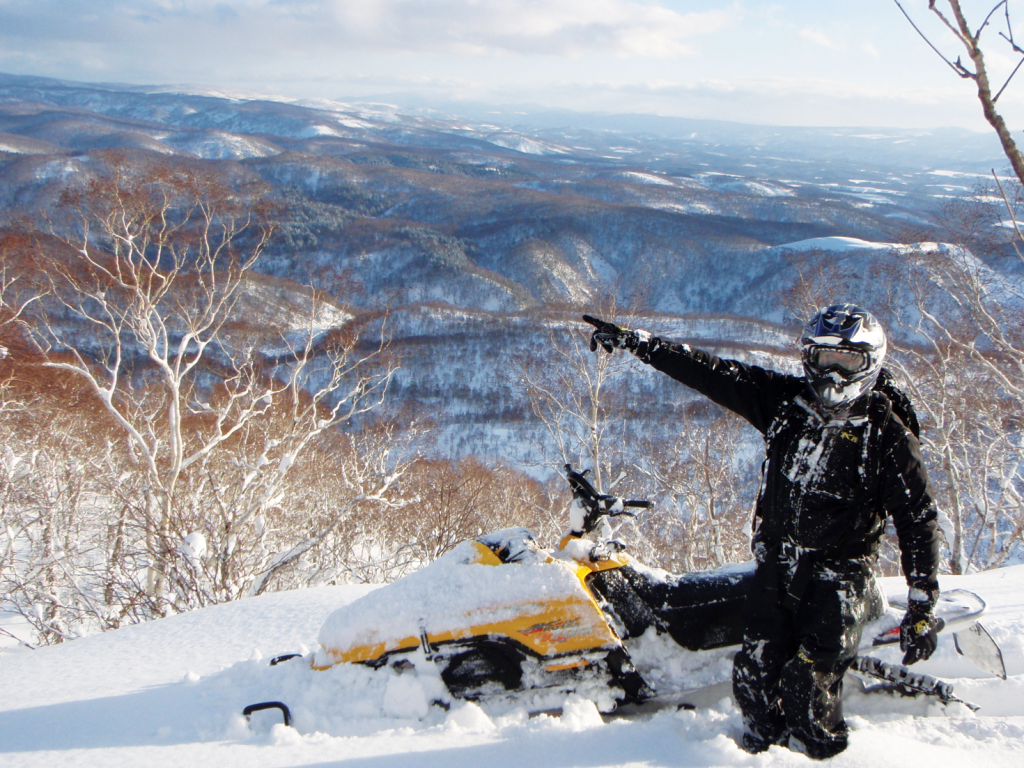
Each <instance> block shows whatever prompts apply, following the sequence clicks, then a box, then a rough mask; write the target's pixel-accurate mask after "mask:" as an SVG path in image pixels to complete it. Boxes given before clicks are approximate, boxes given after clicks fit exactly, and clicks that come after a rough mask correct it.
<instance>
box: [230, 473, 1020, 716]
mask: <svg viewBox="0 0 1024 768" xmlns="http://www.w3.org/2000/svg"><path fill="white" fill-rule="evenodd" d="M565 469H566V479H567V480H568V482H569V484H570V487H571V488H572V492H573V500H572V504H571V506H570V510H569V518H570V532H569V533H567V534H566V535H565V536H564V537H563V539H562V541H561V542H560V544H559V547H558V549H557V550H554V551H549V550H545V549H542V548H540V547H539V546H538V545H537V543H536V542H535V541H534V538H533V536H532V535H531V534H530V532H529V531H528V530H526V529H525V528H511V529H507V530H503V531H497V532H495V533H491V534H488V535H486V536H481V537H480V538H478V539H475V540H472V541H467V542H463V543H462V544H460V545H459V546H458V547H457V548H456V549H454V550H453V551H452V552H449V553H448V554H447V555H445V556H444V557H442V558H440V559H439V560H437V561H435V562H434V563H431V564H430V565H429V566H427V567H426V568H423V569H422V570H420V571H417V572H416V573H413V574H410V575H409V576H406V577H404V578H402V579H399V580H398V581H396V582H394V583H392V584H388V585H386V586H384V587H381V588H380V589H378V590H375V591H374V592H372V593H371V594H369V595H366V596H365V597H363V598H361V599H359V600H356V601H355V602H353V603H350V604H349V605H346V606H344V607H342V608H339V609H338V610H337V611H335V612H334V613H333V614H331V615H330V616H329V617H328V619H327V621H326V622H325V623H324V625H323V627H322V628H321V631H320V637H319V640H320V646H321V647H320V649H318V650H317V651H316V652H315V653H314V654H313V655H312V658H311V664H312V666H313V667H314V668H315V669H321V670H322V669H327V668H330V667H332V666H334V665H335V664H341V663H355V664H364V665H368V666H370V667H373V668H384V667H390V668H391V669H393V670H394V671H396V672H400V673H404V672H413V673H421V674H423V673H429V674H435V675H436V674H439V675H440V678H441V680H442V681H443V683H444V687H445V688H446V690H447V695H448V697H449V699H448V700H447V701H446V700H445V698H444V697H442V698H439V699H438V701H437V703H438V704H440V705H442V706H447V705H448V704H449V703H450V698H460V699H468V700H474V701H480V702H481V703H484V702H490V703H497V702H501V701H507V702H510V703H511V704H513V705H515V706H526V707H527V708H528V709H530V710H534V711H543V710H546V709H552V708H557V706H558V702H559V701H560V700H561V699H563V698H564V696H565V695H566V694H569V693H577V694H580V695H582V696H584V697H586V698H589V699H591V700H593V701H594V702H595V703H597V705H598V707H599V709H601V711H604V712H610V711H613V710H616V709H619V710H621V709H622V708H623V707H626V708H627V709H628V708H633V709H635V708H637V707H638V706H639V707H645V706H648V705H653V706H663V705H664V704H667V703H673V704H676V705H679V704H685V703H697V702H699V701H700V697H699V696H698V695H697V694H698V693H699V691H700V689H702V688H703V687H704V686H706V685H708V684H710V683H717V684H718V685H717V686H716V687H717V688H718V689H722V688H723V685H724V683H723V680H722V678H723V674H722V672H723V670H724V671H725V673H726V674H725V676H724V677H725V680H726V681H727V679H728V674H727V672H728V665H729V659H730V658H731V656H732V654H733V653H734V652H735V650H736V647H737V646H738V645H739V644H740V642H741V641H742V616H741V614H742V606H743V602H744V599H745V595H746V590H747V585H748V583H749V579H750V577H751V576H752V573H753V564H752V563H748V564H744V565H740V566H727V567H724V568H719V569H716V570H713V571H705V572H699V573H689V574H683V575H680V576H676V575H672V574H668V573H666V572H664V571H657V570H653V569H650V568H647V567H646V566H644V565H643V564H641V563H639V562H637V561H636V560H634V559H633V558H631V557H630V556H629V555H628V554H626V553H625V552H624V551H623V550H624V547H623V545H622V544H621V543H620V542H618V541H617V540H616V539H614V538H613V536H614V530H613V527H612V525H611V523H610V520H611V519H613V518H615V517H619V516H622V515H632V514H633V513H631V512H630V511H629V510H630V509H631V508H644V507H649V506H650V503H649V502H647V501H636V500H626V499H621V498H618V497H615V496H610V495H606V494H601V493H598V492H597V491H596V489H595V488H594V487H593V485H592V484H591V483H590V482H589V480H588V479H587V478H586V476H585V475H586V473H585V472H583V473H580V472H576V471H575V470H573V469H572V467H570V466H568V465H567V466H566V468H565ZM984 607H985V604H984V601H982V600H981V598H979V597H978V596H977V595H974V594H973V593H970V592H965V591H963V590H954V591H953V592H950V593H944V594H943V597H942V599H941V600H940V603H939V606H938V616H939V618H940V619H942V620H943V621H944V623H945V625H946V627H947V628H949V627H954V626H968V625H970V626H971V628H972V630H971V632H967V633H963V639H962V640H961V637H960V636H957V641H958V649H959V647H960V646H961V645H962V646H964V647H966V648H967V651H968V653H969V655H972V657H973V658H975V660H976V661H979V660H980V662H981V664H982V666H984V665H985V664H988V665H989V667H991V668H992V669H993V671H995V673H996V674H998V673H999V672H998V671H997V669H996V667H995V666H994V665H995V664H996V661H998V666H1001V658H997V657H998V656H999V651H998V647H996V646H995V644H994V643H993V642H992V641H991V638H988V637H987V633H986V632H984V629H983V628H981V626H980V624H976V619H977V616H978V615H979V614H980V613H981V612H982V611H983V610H984ZM901 616H902V609H900V607H899V606H897V607H896V608H895V609H893V608H890V607H889V606H888V604H887V603H886V600H885V598H884V596H883V595H882V594H881V593H880V592H878V593H877V594H876V596H875V599H874V600H873V607H872V613H871V622H872V623H871V624H870V625H869V626H868V627H867V629H866V631H865V633H864V637H865V645H872V644H875V645H878V644H882V643H888V642H892V641H894V640H898V625H899V620H900V618H901ZM277 661H278V660H277V659H275V660H274V661H272V662H271V663H272V664H273V663H276V662H277ZM989 667H985V668H989ZM854 668H855V670H856V671H857V672H858V673H859V674H861V675H862V676H866V677H869V678H871V679H872V680H873V681H874V682H875V683H876V684H879V685H880V686H881V687H888V688H890V689H891V688H895V689H897V690H899V691H901V692H904V693H927V694H931V695H936V696H938V697H939V698H940V699H943V700H946V701H952V700H957V699H956V698H955V697H954V696H953V694H952V688H951V687H950V686H949V685H948V684H946V683H942V682H941V681H937V680H934V679H932V678H928V677H926V676H923V675H915V674H914V673H912V672H910V671H909V670H907V669H905V668H902V667H899V666H898V665H890V664H885V663H883V662H880V661H878V660H877V659H871V658H870V657H859V658H858V659H857V660H856V662H855V664H854ZM1002 674H1003V675H1004V676H1005V670H1003V671H1002ZM716 675H717V677H716ZM879 681H881V682H880V683H879ZM719 693H720V694H721V695H726V694H727V690H719V691H717V693H716V695H718V694H719ZM267 707H277V708H280V709H281V710H282V712H284V713H285V718H286V721H287V719H288V712H287V707H285V706H284V705H283V704H281V703H280V702H266V703H264V704H258V705H253V706H252V707H249V708H247V710H246V714H248V713H249V712H251V711H256V710H257V709H261V708H267Z"/></svg>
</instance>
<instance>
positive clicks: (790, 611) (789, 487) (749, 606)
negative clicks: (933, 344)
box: [584, 304, 939, 758]
mask: <svg viewBox="0 0 1024 768" xmlns="http://www.w3.org/2000/svg"><path fill="white" fill-rule="evenodd" d="M584 319H585V320H587V322H589V323H591V324H592V325H594V326H595V327H596V329H597V330H595V331H594V333H593V335H592V338H591V348H592V349H594V350H595V351H596V349H597V346H601V347H603V348H604V349H605V350H606V351H608V352H611V351H612V350H613V349H615V348H624V349H629V350H630V351H632V352H633V353H634V354H635V355H636V356H637V357H638V358H640V360H642V361H643V362H645V363H647V364H648V365H651V366H653V367H654V368H656V369H658V370H659V371H662V372H664V373H667V374H668V375H669V376H671V377H672V378H674V379H676V380H678V381H680V382H682V383H683V384H685V385H687V386H689V387H692V388H693V389H695V390H697V391H698V392H700V393H701V394H703V395H705V396H707V397H708V398H709V399H711V400H713V401H714V402H716V403H718V404H719V405H721V406H723V407H725V408H728V409H729V410H731V411H734V412H735V413H737V414H739V415H740V416H742V417H743V418H745V419H746V420H747V421H749V422H750V423H751V424H752V425H753V426H754V427H755V428H756V429H757V430H758V431H759V432H760V433H761V434H762V435H764V439H765V449H766V456H765V464H764V467H763V471H762V472H763V474H762V486H761V490H760V494H759V496H758V500H757V508H756V512H755V532H754V536H753V542H752V549H753V553H754V556H755V559H756V561H757V566H756V570H755V573H754V577H753V581H752V586H751V589H750V592H749V593H748V595H747V600H746V606H745V609H744V639H743V645H742V648H741V650H740V651H739V652H738V653H737V655H736V658H735V661H734V666H733V693H734V696H735V698H736V702H737V704H738V705H739V707H740V709H741V711H742V713H743V723H744V734H743V740H742V746H743V747H744V749H746V750H748V751H751V752H760V751H762V750H765V749H767V748H768V747H769V746H770V745H772V744H783V745H788V746H790V747H791V748H795V749H799V750H801V751H804V752H806V753H807V754H809V755H810V756H812V757H815V758H826V757H830V756H832V755H835V754H838V753H839V752H841V751H842V750H843V749H845V748H846V745H847V728H846V723H845V722H844V720H843V713H842V702H841V693H842V679H843V675H844V673H845V672H846V670H847V668H848V667H849V665H850V663H851V662H852V661H853V659H854V657H855V656H856V653H857V647H858V644H859V642H860V635H861V630H862V627H863V625H864V624H865V623H866V621H867V611H868V608H869V602H870V596H871V594H872V590H873V589H874V581H873V579H874V577H873V574H872V566H873V565H874V562H875V560H876V557H875V555H876V552H877V549H878V542H879V538H880V537H881V535H882V533H883V530H884V526H885V517H886V515H889V516H891V518H892V521H893V523H894V525H895V528H896V533H897V536H898V538H899V546H900V554H901V564H902V567H903V572H904V574H905V576H906V580H907V583H908V585H909V588H910V595H909V598H910V600H909V604H908V610H907V614H906V616H905V617H904V619H903V622H902V625H901V632H900V644H901V648H902V649H903V650H904V651H905V652H906V655H905V657H904V664H913V663H914V662H916V661H918V660H921V659H926V658H928V657H929V656H930V655H931V653H932V652H933V651H934V649H935V645H936V636H935V635H936V621H935V619H934V617H933V608H934V605H935V602H936V601H937V599H938V593H939V589H938V581H937V575H936V574H937V568H938V551H939V533H938V526H937V522H936V517H937V514H936V509H935V505H934V503H933V500H932V495H931V493H930V491H929V486H928V479H927V476H926V474H925V469H924V464H923V462H922V459H921V451H920V446H919V444H918V441H917V439H916V437H915V434H914V432H916V430H917V421H916V417H914V416H913V409H912V408H910V407H909V401H908V400H907V399H906V398H905V396H903V394H902V393H901V392H899V390H898V389H896V388H895V385H894V383H893V382H892V379H891V377H890V376H888V373H887V372H884V373H883V372H882V368H881V362H882V358H883V357H884V355H885V348H886V340H885V334H884V332H883V331H882V328H881V326H880V325H879V323H878V322H877V320H876V319H875V318H874V317H873V316H872V315H870V314H869V313H868V312H866V311H864V310H863V309H860V308H859V307H856V306H854V305H850V304H843V305H834V306H831V307H827V308H825V309H822V310H821V311H819V312H818V313H817V314H816V315H815V317H814V319H813V320H812V321H811V323H810V324H809V325H808V327H807V328H806V329H805V331H804V334H803V362H804V372H805V376H803V377H798V376H791V375H786V374H782V373H777V372H775V371H770V370H766V369H764V368H759V367H757V366H753V365H747V364H744V363H741V362H738V361H736V360H726V359H721V358H718V357H715V356H714V355H710V354H708V353H707V352H702V351H700V350H696V349H691V348H690V347H689V346H688V345H685V344H674V343H671V342H668V341H665V340H662V339H660V338H657V337H652V336H651V335H650V334H649V333H647V332H646V331H632V330H628V329H623V328H620V327H618V326H616V325H614V324H611V323H605V322H603V321H601V320H597V319H596V318H591V317H589V316H584ZM880 374H881V375H880ZM879 390H882V391H879ZM885 391H888V392H889V395H890V396H891V397H890V396H887V395H886V394H885ZM894 401H895V406H896V407H895V408H894ZM898 414H902V415H903V416H904V418H902V419H901V417H900V415H898ZM905 421H907V422H910V426H912V427H913V431H911V429H910V428H908V424H906V423H904V422H905Z"/></svg>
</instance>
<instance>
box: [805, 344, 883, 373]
mask: <svg viewBox="0 0 1024 768" xmlns="http://www.w3.org/2000/svg"><path fill="white" fill-rule="evenodd" d="M807 361H808V362H809V363H810V364H811V366H812V367H813V368H815V369H816V370H818V371H821V372H822V373H824V372H825V371H839V372H840V373H860V372H861V371H866V370H867V369H868V365H869V364H870V360H869V358H868V356H867V355H866V354H865V353H864V352H858V351H857V350H856V349H849V348H846V347H819V346H814V347H811V349H810V352H809V353H808V355H807Z"/></svg>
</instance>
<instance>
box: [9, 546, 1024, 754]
mask: <svg viewBox="0 0 1024 768" xmlns="http://www.w3.org/2000/svg"><path fill="white" fill-rule="evenodd" d="M884 582H885V583H884V586H885V589H886V590H887V591H890V592H891V593H893V594H897V593H899V592H902V591H903V587H902V585H901V584H900V581H899V580H896V579H887V580H884ZM942 583H943V587H945V588H947V589H950V588H953V587H963V588H966V589H971V590H973V591H975V592H977V593H979V594H980V595H981V596H982V597H983V598H984V599H985V600H986V601H987V602H988V605H989V610H988V612H987V614H986V616H985V617H984V618H983V623H984V624H985V625H986V626H987V627H988V629H989V630H990V632H991V633H992V635H993V637H994V638H995V639H996V641H997V642H998V643H999V644H1000V645H1001V646H1002V649H1003V654H1004V658H1005V661H1006V666H1007V672H1008V674H1009V675H1010V679H1009V680H1008V681H1007V682H1002V681H999V680H996V679H994V678H990V677H986V676H985V674H984V673H982V672H980V671H979V670H976V669H974V668H973V667H972V665H971V664H970V663H969V662H967V661H966V660H964V659H962V658H960V657H958V656H957V655H956V652H955V650H954V648H953V643H952V638H951V637H945V638H943V640H942V641H941V643H940V646H939V651H938V652H937V653H936V656H935V657H934V658H933V659H932V660H930V661H929V662H927V663H925V664H921V665H918V667H917V668H918V669H920V671H923V672H927V673H929V674H932V675H937V676H941V677H944V678H946V679H949V680H951V681H952V682H954V683H955V685H956V693H957V694H958V695H959V696H961V697H962V698H964V699H967V700H969V701H972V702H974V703H976V704H980V705H981V707H982V709H981V711H980V712H979V713H977V714H972V713H971V712H970V711H969V710H967V709H966V708H965V707H963V706H961V705H951V706H949V707H942V706H941V705H938V704H927V703H923V702H920V701H914V700H906V699H893V698H891V697H889V696H881V695H873V696H866V695H864V694H863V693H861V692H859V691H852V692H851V693H850V695H849V696H848V697H847V706H846V709H847V718H848V721H849V723H850V725H851V727H852V729H853V734H852V739H851V746H850V748H849V749H848V750H847V752H846V753H844V754H843V755H841V756H839V757H838V758H836V759H834V760H832V761H831V762H830V765H835V766H865V767H868V766H870V768H878V767H879V766H883V765H898V766H901V767H905V766H925V765H927V766H929V767H930V768H945V767H946V766H950V768H953V767H954V766H955V768H964V766H967V765H971V766H974V765H984V766H986V768H995V766H1010V765H1013V766H1019V765H1020V764H1021V759H1022V756H1024V566H1015V567H1012V568H1004V569H1001V570H997V571H991V572H988V573H983V574H978V575H974V576H968V577H960V578H953V577H945V578H944V579H943V582H942ZM369 591H370V588H368V587H328V588H321V589H311V590H305V591H299V592H291V593H283V594H273V595H267V596H263V597H259V598H256V599H252V600H244V601H241V602H238V603H234V604H230V605H222V606H217V607H214V608H209V609H205V610H201V611H195V612H193V613H190V614H187V615H182V616H176V617H173V618H170V619H165V620H163V621H156V622H152V623H149V624H146V625H143V626H138V627H130V628H127V629H123V630H119V631H116V632H109V633H107V634H105V635H100V636H96V637H90V638H85V639H83V640H77V641H75V642H73V643H69V644H67V645H65V646H61V647H54V648H44V649H40V650H35V651H32V650H28V649H24V648H22V649H15V648H11V647H10V646H8V647H5V648H3V649H2V650H0V765H3V766H54V765H61V766H65V765H85V766H103V765H133V766H134V765H145V766H175V768H180V767H181V766H185V765H218V766H247V767H249V766H318V767H321V768H326V767H327V766H370V767H371V768H392V767H394V768H409V766H463V765H465V766H474V767H476V766H486V765H495V766H505V765H508V766H511V765H516V766H521V765H522V766H531V768H568V767H569V766H640V765H642V766H719V765H729V766H731V765H741V766H788V765H810V764H811V761H810V760H809V759H808V758H806V757H803V756H801V755H797V754H794V753H791V752H789V751H788V750H785V749H781V748H777V747H773V748H772V749H771V750H770V751H769V752H768V753H766V754H763V755H758V756H752V755H748V754H746V753H744V752H742V751H740V750H739V748H738V747H737V746H736V743H735V741H734V739H735V738H736V737H737V735H738V733H739V729H740V718H739V714H738V712H737V710H736V708H735V706H734V705H733V703H732V701H731V699H729V698H722V699H721V700H719V701H718V703H717V704H716V705H714V706H713V707H710V708H706V709H700V710H697V711H692V712H690V711H682V712H675V711H662V712H660V713H658V714H655V715H648V716H645V717H637V718H634V719H622V718H620V719H613V720H610V721H608V722H605V720H603V719H602V717H601V716H600V715H599V714H598V712H597V710H596V709H595V707H594V705H593V704H591V703H590V702H588V701H584V700H569V701H567V702H565V704H564V707H563V709H564V712H563V714H562V716H561V717H549V716H538V717H533V718H530V717H528V715H527V714H526V713H525V712H523V711H513V712H511V713H506V714H503V715H497V714H492V715H488V714H487V713H485V712H484V711H483V710H481V709H480V708H479V707H477V706H476V705H473V704H467V703H461V704H458V703H457V704H455V705H454V706H452V708H451V710H450V711H448V712H445V711H443V710H441V709H439V708H437V707H429V706H428V705H427V700H428V698H427V697H428V696H429V693H427V692H425V690H424V687H423V685H421V684H420V683H419V681H417V680H416V679H415V678H414V677H413V676H411V675H403V676H396V675H393V674H391V673H388V672H385V673H371V672H370V671H368V670H366V669H363V668H358V667H351V666H347V665H341V666H338V667H335V668H333V669H331V670H329V671H327V672H314V671H312V670H310V669H309V668H308V666H307V665H305V664H304V663H303V662H302V661H301V660H294V661H291V662H286V663H283V664H280V665H278V666H276V667H269V666H268V663H267V662H268V660H269V658H270V657H272V656H274V655H276V654H280V653H284V652H289V651H298V652H302V653H307V652H309V651H311V650H314V649H315V647H316V637H317V633H318V631H319V629H320V625H321V624H322V623H323V621H324V619H325V618H326V617H327V615H328V614H329V613H330V612H331V611H332V610H333V609H334V608H336V607H338V606H339V605H343V604H346V603H349V602H351V601H353V600H355V599H357V598H358V597H361V596H363V595H365V594H367V592H369ZM382 618H383V617H382ZM879 655H880V656H882V657H883V658H886V659H887V660H896V656H897V654H896V653H895V652H893V651H892V650H888V651H886V652H885V653H882V654H879ZM428 687H429V686H428ZM852 687H854V686H851V685H850V682H849V680H848V688H852ZM723 690H724V689H723ZM268 699H280V700H283V701H285V702H287V703H288V704H289V705H291V707H292V710H293V714H294V716H295V725H296V728H286V727H284V726H283V725H280V724H276V725H275V724H274V723H275V722H276V723H279V720H280V717H279V715H278V714H277V713H260V714H257V715H254V716H253V721H252V723H251V725H247V724H246V722H245V720H244V719H243V718H242V717H241V715H240V712H241V709H242V707H243V706H244V705H246V704H249V703H253V702H256V701H265V700H268Z"/></svg>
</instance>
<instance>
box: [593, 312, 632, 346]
mask: <svg viewBox="0 0 1024 768" xmlns="http://www.w3.org/2000/svg"><path fill="white" fill-rule="evenodd" d="M583 320H584V321H585V322H588V323H590V324H591V325H592V326H594V328H596V329H597V330H596V331H594V332H593V333H592V334H590V351H591V352H597V347H598V345H601V348H602V349H604V351H605V352H609V353H610V352H612V351H613V350H615V349H616V348H618V349H628V350H629V351H630V352H636V351H637V347H638V346H639V344H640V334H638V333H637V332H636V331H631V330H629V329H627V328H620V327H619V326H617V325H616V324H615V323H606V322H605V321H604V320H598V319H597V318H596V317H591V316H590V315H584V316H583Z"/></svg>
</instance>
